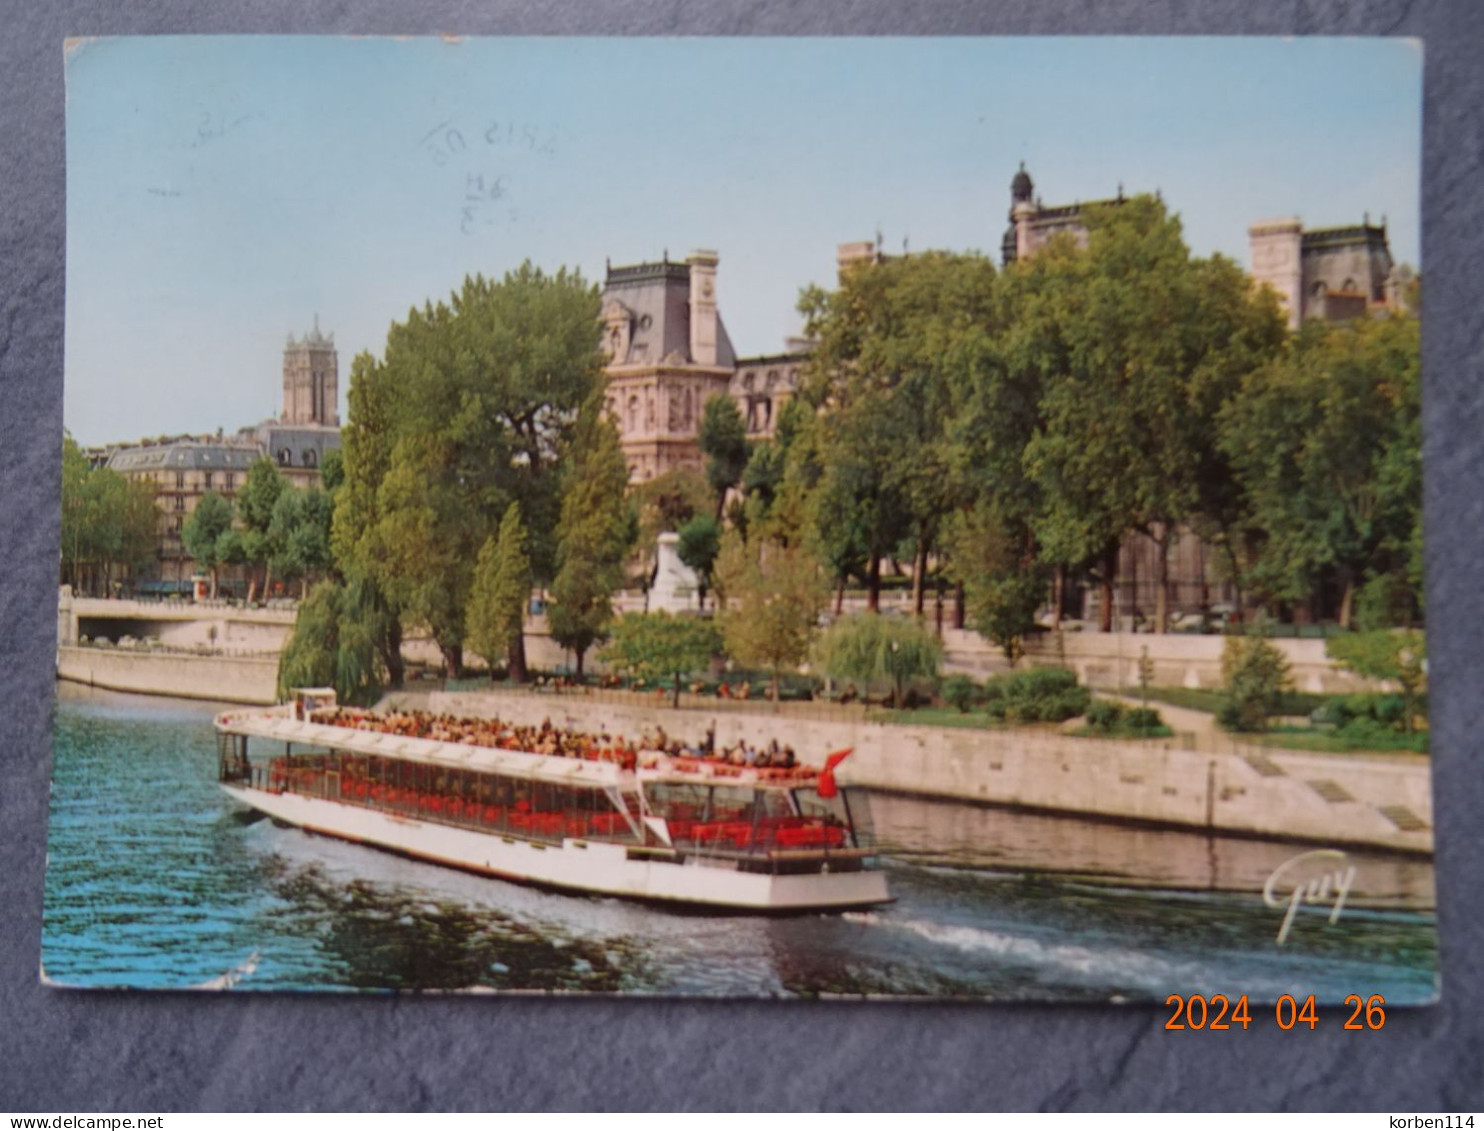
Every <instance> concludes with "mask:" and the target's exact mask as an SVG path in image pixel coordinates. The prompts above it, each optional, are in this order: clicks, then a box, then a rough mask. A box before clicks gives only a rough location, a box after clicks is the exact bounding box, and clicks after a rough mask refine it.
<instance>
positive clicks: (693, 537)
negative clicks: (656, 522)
mask: <svg viewBox="0 0 1484 1131" xmlns="http://www.w3.org/2000/svg"><path fill="white" fill-rule="evenodd" d="M677 533H678V534H679V535H680V560H681V561H682V562H684V563H685V564H686V565H688V566H690V568H691V569H693V570H695V571H696V575H697V576H698V577H699V578H700V581H701V599H702V600H703V601H704V600H705V599H706V590H707V589H708V588H710V586H711V574H712V571H713V570H715V568H716V558H717V555H718V554H720V553H721V523H719V522H717V521H716V519H714V518H712V517H711V516H710V515H709V514H698V515H696V516H695V517H694V518H692V519H691V520H690V521H689V522H687V523H686V524H685V525H684V526H682V527H681V528H680V529H679V531H677Z"/></svg>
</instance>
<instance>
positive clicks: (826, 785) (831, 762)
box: [819, 746, 855, 797]
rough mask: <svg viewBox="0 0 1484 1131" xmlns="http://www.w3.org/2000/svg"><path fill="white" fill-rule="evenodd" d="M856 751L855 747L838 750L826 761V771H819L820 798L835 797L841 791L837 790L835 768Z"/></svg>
mask: <svg viewBox="0 0 1484 1131" xmlns="http://www.w3.org/2000/svg"><path fill="white" fill-rule="evenodd" d="M854 751H855V747H854V746H847V747H846V748H845V749H844V750H836V751H835V752H834V753H833V754H831V755H830V756H829V757H828V758H826V759H825V760H824V769H822V770H820V771H819V796H821V797H834V796H835V794H837V793H839V792H840V791H839V790H838V789H836V788H835V767H836V766H838V765H839V764H840V763H841V762H843V761H845V759H846V758H848V757H850V755H851V754H852V753H853V752H854Z"/></svg>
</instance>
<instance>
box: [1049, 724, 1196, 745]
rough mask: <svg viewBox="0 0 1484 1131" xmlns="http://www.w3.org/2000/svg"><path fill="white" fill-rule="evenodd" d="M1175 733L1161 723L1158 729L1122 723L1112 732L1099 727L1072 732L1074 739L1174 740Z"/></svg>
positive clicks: (1078, 729) (1081, 728) (1083, 728)
mask: <svg viewBox="0 0 1484 1131" xmlns="http://www.w3.org/2000/svg"><path fill="white" fill-rule="evenodd" d="M1174 734H1175V732H1174V731H1172V730H1171V729H1170V728H1169V727H1167V726H1165V725H1164V724H1163V723H1161V724H1160V725H1159V726H1157V727H1131V726H1129V725H1128V724H1127V723H1122V722H1120V723H1119V724H1118V725H1117V726H1115V727H1113V728H1112V729H1111V730H1100V729H1098V728H1097V727H1078V728H1077V729H1076V730H1074V731H1073V732H1072V737H1073V738H1125V739H1134V740H1136V741H1137V740H1139V739H1145V738H1173V737H1174Z"/></svg>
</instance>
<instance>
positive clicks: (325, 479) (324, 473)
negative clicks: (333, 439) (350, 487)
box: [319, 448, 345, 495]
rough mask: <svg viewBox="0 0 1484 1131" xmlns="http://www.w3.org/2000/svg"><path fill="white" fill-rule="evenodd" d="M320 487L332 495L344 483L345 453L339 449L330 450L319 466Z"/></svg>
mask: <svg viewBox="0 0 1484 1131" xmlns="http://www.w3.org/2000/svg"><path fill="white" fill-rule="evenodd" d="M319 479H320V486H321V487H323V488H324V489H325V490H326V491H327V492H328V493H329V494H331V495H334V494H335V492H336V491H338V490H340V487H341V485H342V484H343V483H344V482H345V452H344V451H342V450H341V449H340V448H331V449H330V450H329V451H328V452H326V453H325V458H324V460H323V462H321V463H320V465H319Z"/></svg>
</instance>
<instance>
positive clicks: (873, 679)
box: [815, 613, 943, 706]
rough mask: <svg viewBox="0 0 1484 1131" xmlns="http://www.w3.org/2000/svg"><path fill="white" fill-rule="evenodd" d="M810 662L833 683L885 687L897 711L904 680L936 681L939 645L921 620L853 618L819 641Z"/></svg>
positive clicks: (862, 615) (859, 615)
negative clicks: (843, 682) (879, 685)
mask: <svg viewBox="0 0 1484 1131" xmlns="http://www.w3.org/2000/svg"><path fill="white" fill-rule="evenodd" d="M815 658H816V661H817V663H818V666H819V669H820V670H821V671H822V672H824V674H825V675H827V676H829V677H830V678H832V679H838V680H845V681H849V682H851V683H854V684H859V685H860V686H862V687H865V688H868V689H869V688H870V687H871V686H872V685H873V684H878V683H886V684H889V685H890V686H891V688H892V697H893V702H894V703H895V704H896V705H898V706H900V705H901V704H902V703H903V702H904V700H905V696H906V685H907V681H908V680H914V679H921V680H936V679H937V678H938V669H939V667H941V666H942V663H943V643H942V641H940V640H939V639H938V638H937V637H936V636H934V635H933V633H932V630H930V629H929V628H927V627H926V626H925V625H924V624H923V623H922V622H921V621H918V620H915V619H913V618H910V617H887V616H881V615H880V614H878V613H855V614H853V615H851V616H848V617H845V618H844V619H842V620H839V621H836V622H835V623H834V624H833V625H831V626H830V628H829V629H828V630H827V631H826V632H825V633H824V635H823V636H821V637H820V640H819V644H818V647H817V649H816V651H815Z"/></svg>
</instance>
